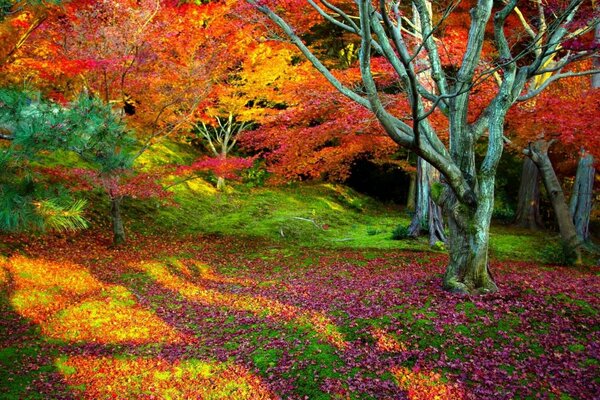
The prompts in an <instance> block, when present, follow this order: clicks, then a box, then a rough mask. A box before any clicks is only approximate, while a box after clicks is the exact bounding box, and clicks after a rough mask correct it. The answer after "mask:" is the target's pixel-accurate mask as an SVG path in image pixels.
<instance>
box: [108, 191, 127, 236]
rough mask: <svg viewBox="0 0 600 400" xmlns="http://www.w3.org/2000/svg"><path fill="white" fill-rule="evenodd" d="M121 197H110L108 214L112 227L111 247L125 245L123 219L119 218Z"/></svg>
mask: <svg viewBox="0 0 600 400" xmlns="http://www.w3.org/2000/svg"><path fill="white" fill-rule="evenodd" d="M122 202H123V196H117V197H111V199H110V213H111V216H112V225H113V245H115V246H118V245H120V244H123V243H125V241H126V238H125V228H124V226H123V218H122V217H121V203H122Z"/></svg>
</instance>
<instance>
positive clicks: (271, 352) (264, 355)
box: [252, 349, 283, 374]
mask: <svg viewBox="0 0 600 400" xmlns="http://www.w3.org/2000/svg"><path fill="white" fill-rule="evenodd" d="M282 353H283V352H282V350H280V349H265V350H262V349H261V350H256V351H255V352H254V353H252V362H254V365H256V368H258V370H259V371H260V372H262V373H263V374H264V373H266V372H267V369H269V368H273V367H275V366H276V365H277V361H278V360H279V359H280V358H281V354H282Z"/></svg>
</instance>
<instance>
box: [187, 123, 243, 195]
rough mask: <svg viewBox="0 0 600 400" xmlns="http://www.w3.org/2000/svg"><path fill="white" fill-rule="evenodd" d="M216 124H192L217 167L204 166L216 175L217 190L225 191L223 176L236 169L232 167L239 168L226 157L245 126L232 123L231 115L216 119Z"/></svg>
mask: <svg viewBox="0 0 600 400" xmlns="http://www.w3.org/2000/svg"><path fill="white" fill-rule="evenodd" d="M216 122H217V126H209V125H206V124H205V123H204V122H201V125H199V124H194V128H195V132H197V134H198V136H199V137H200V138H201V139H202V140H203V141H204V142H205V144H206V147H208V149H209V150H210V152H211V154H212V155H213V156H214V157H215V158H216V159H217V160H218V164H219V165H218V166H215V167H216V168H210V167H209V165H206V164H204V166H205V167H207V168H209V169H212V170H213V171H215V172H216V173H217V190H223V189H225V175H226V174H230V173H231V172H232V170H236V169H237V168H235V167H234V165H236V164H237V165H238V166H241V165H240V163H239V162H238V163H235V162H234V163H232V162H231V160H228V157H230V155H231V154H230V153H231V151H232V150H233V148H234V147H235V145H236V143H237V140H238V136H239V134H240V133H241V132H243V131H244V130H245V129H247V124H246V123H244V122H241V123H238V122H236V121H234V119H233V114H231V113H230V114H229V116H228V117H227V118H219V117H217V118H216ZM243 164H244V163H242V165H243ZM245 164H246V165H247V166H249V165H251V163H249V164H248V163H245ZM232 167H234V168H232ZM217 170H219V171H217ZM220 171H223V172H220Z"/></svg>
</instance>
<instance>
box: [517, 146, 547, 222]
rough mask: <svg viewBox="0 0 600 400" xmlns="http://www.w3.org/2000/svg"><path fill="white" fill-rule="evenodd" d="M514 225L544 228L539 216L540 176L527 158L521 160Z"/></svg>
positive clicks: (533, 164)
mask: <svg viewBox="0 0 600 400" xmlns="http://www.w3.org/2000/svg"><path fill="white" fill-rule="evenodd" d="M515 222H516V225H517V226H520V227H522V228H527V229H532V230H537V229H539V228H541V227H543V226H544V224H543V222H542V217H541V216H540V174H539V171H538V168H537V166H536V165H535V163H534V162H533V161H532V160H531V158H529V157H525V159H524V160H523V172H522V173H521V185H520V186H519V198H518V205H517V217H516V221H515Z"/></svg>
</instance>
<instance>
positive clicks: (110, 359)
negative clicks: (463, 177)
mask: <svg viewBox="0 0 600 400" xmlns="http://www.w3.org/2000/svg"><path fill="white" fill-rule="evenodd" d="M21 240H22V239H19V238H5V240H4V243H8V244H9V245H12V247H13V249H14V250H13V251H12V253H11V254H10V255H8V257H7V258H3V259H2V263H1V267H2V268H1V269H0V285H1V287H2V297H1V301H0V312H1V313H2V314H1V316H0V347H1V350H0V393H7V395H6V397H2V398H15V399H17V398H53V399H57V398H88V399H103V398H148V399H150V398H173V399H176V398H182V399H183V398H210V399H216V398H223V399H231V398H233V399H244V398H247V399H261V398H264V399H271V398H310V399H313V398H330V397H331V398H361V399H362V398H385V399H390V398H398V399H403V398H410V399H431V398H434V397H435V396H436V395H437V396H439V397H438V398H443V399H445V398H452V399H461V398H463V399H471V398H473V399H476V398H477V399H482V398H494V399H504V398H506V399H509V398H537V396H541V397H542V398H579V399H591V398H598V396H599V395H600V382H599V381H598V378H597V377H598V376H600V371H599V363H600V354H599V353H600V344H599V343H600V324H599V322H600V321H599V316H598V306H599V304H600V300H599V298H598V293H600V277H598V270H597V269H592V270H585V271H582V270H573V269H567V268H547V267H541V266H538V265H535V264H530V263H524V262H513V263H509V262H502V263H495V264H494V265H493V271H494V273H495V275H496V279H497V281H498V282H499V284H500V289H501V290H500V292H499V293H498V294H494V295H489V296H486V297H472V298H469V297H458V296H456V295H452V294H449V293H446V292H444V291H442V290H441V289H440V281H441V272H442V271H443V267H444V264H445V256H443V255H439V254H434V253H408V252H406V253H399V252H392V251H379V250H377V251H375V250H373V251H369V250H365V251H359V250H318V249H306V248H298V247H282V246H280V245H278V244H274V243H270V242H261V241H256V240H242V239H232V238H229V237H191V238H166V237H164V236H162V237H144V238H138V239H136V240H135V241H133V242H132V243H131V244H130V245H129V246H128V247H127V248H123V249H110V248H109V246H108V243H109V240H108V239H106V238H102V237H96V236H90V235H89V234H84V235H82V236H80V237H78V238H76V239H67V238H54V239H49V240H48V239H47V240H45V241H43V242H42V241H39V242H35V241H34V242H29V243H27V244H23V242H22V241H21ZM3 396H4V395H3Z"/></svg>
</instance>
